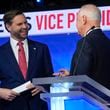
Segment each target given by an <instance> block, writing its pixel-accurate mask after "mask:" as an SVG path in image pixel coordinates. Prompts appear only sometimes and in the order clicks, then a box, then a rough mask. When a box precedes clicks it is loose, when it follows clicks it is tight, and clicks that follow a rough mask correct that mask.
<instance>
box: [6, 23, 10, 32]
mask: <svg viewBox="0 0 110 110" xmlns="http://www.w3.org/2000/svg"><path fill="white" fill-rule="evenodd" d="M5 28H6V30H7V31H8V32H10V25H9V24H6V25H5Z"/></svg>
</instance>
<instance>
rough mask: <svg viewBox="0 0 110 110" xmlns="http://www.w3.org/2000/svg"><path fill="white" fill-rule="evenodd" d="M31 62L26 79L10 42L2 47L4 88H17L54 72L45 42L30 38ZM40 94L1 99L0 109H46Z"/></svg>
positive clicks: (0, 68) (0, 65)
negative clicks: (10, 99)
mask: <svg viewBox="0 0 110 110" xmlns="http://www.w3.org/2000/svg"><path fill="white" fill-rule="evenodd" d="M28 46H29V64H28V71H27V78H26V80H24V78H23V76H22V73H21V71H20V69H19V66H18V63H17V61H16V58H15V56H14V54H13V51H12V48H11V46H10V42H7V43H6V44H4V45H3V46H1V47H0V80H1V87H2V88H9V89H12V88H15V87H17V86H19V85H21V84H23V83H25V82H26V81H28V80H32V78H39V77H49V76H51V75H52V73H53V68H52V63H51V58H50V54H49V50H48V47H47V46H46V45H45V44H42V43H38V42H34V41H31V40H29V39H28ZM43 104H45V102H44V101H41V100H40V97H39V95H36V96H34V97H31V95H30V94H29V93H25V94H24V95H23V94H22V95H20V96H18V97H17V98H16V99H15V100H13V101H12V102H8V101H5V100H1V99H0V107H1V108H0V110H46V106H44V105H43Z"/></svg>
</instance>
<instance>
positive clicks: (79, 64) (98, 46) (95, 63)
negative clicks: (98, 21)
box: [70, 29, 110, 89]
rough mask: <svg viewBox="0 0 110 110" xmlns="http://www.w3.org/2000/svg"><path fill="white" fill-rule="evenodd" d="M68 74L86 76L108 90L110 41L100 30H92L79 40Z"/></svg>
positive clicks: (109, 85)
mask: <svg viewBox="0 0 110 110" xmlns="http://www.w3.org/2000/svg"><path fill="white" fill-rule="evenodd" d="M70 73H71V74H75V75H84V74H86V75H88V76H89V77H91V78H93V79H94V80H96V81H97V82H99V83H101V84H102V85H104V86H106V87H107V88H109V89H110V39H109V38H107V37H106V36H105V35H104V33H103V32H102V30H101V29H96V30H93V31H91V32H90V33H89V34H88V35H87V36H86V37H84V38H82V39H81V40H79V42H78V45H77V49H76V51H75V54H74V55H73V58H72V62H71V69H70Z"/></svg>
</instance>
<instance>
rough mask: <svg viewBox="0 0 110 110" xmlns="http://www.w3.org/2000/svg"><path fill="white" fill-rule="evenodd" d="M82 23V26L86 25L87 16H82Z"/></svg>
mask: <svg viewBox="0 0 110 110" xmlns="http://www.w3.org/2000/svg"><path fill="white" fill-rule="evenodd" d="M82 22H83V24H84V25H85V24H86V23H87V16H85V15H83V16H82Z"/></svg>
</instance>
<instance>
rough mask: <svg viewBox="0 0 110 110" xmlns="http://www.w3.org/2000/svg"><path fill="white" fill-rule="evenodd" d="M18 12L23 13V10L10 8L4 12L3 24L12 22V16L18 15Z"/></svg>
mask: <svg viewBox="0 0 110 110" xmlns="http://www.w3.org/2000/svg"><path fill="white" fill-rule="evenodd" d="M20 14H23V12H22V11H21V10H10V11H8V12H6V13H5V14H4V17H3V21H4V24H5V25H6V24H11V23H12V20H13V18H14V17H15V16H16V15H20Z"/></svg>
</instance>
